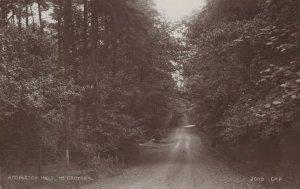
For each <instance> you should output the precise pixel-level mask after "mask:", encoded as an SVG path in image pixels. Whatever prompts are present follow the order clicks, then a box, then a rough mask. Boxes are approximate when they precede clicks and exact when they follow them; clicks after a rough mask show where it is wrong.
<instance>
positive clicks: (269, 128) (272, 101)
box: [184, 0, 300, 143]
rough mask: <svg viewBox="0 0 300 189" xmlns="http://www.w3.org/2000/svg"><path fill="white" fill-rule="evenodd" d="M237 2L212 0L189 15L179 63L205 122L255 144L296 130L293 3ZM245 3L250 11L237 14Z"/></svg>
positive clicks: (226, 136)
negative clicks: (185, 51) (185, 52)
mask: <svg viewBox="0 0 300 189" xmlns="http://www.w3.org/2000/svg"><path fill="white" fill-rule="evenodd" d="M243 2H245V4H243V5H242V4H241V5H239V4H238V3H236V2H235V1H231V0H228V1H225V0H224V1H221V0H219V1H218V0H216V1H212V2H211V3H210V4H208V6H207V8H206V9H205V10H204V11H203V12H202V13H200V14H199V15H198V16H197V17H195V18H194V20H193V22H192V23H191V24H190V25H189V33H188V35H189V48H190V49H191V50H190V52H193V54H192V58H190V59H189V60H188V61H186V62H185V67H184V68H185V75H186V77H187V81H186V83H187V91H188V92H189V93H190V98H191V99H193V100H194V101H195V102H197V108H196V109H195V111H196V112H198V113H197V114H198V115H199V116H197V119H198V121H200V122H202V124H203V127H204V128H206V129H207V130H210V131H211V132H212V133H213V134H214V135H217V136H218V138H219V139H220V140H223V141H228V142H233V141H237V140H239V139H240V138H243V137H244V138H248V139H249V140H248V139H247V140H248V143H254V142H256V141H259V140H265V139H267V138H270V137H273V136H277V137H278V136H282V135H283V134H284V133H285V132H286V131H287V130H288V129H295V128H293V125H294V123H295V122H296V121H297V119H298V115H299V99H300V93H299V92H300V90H299V89H300V85H299V79H300V78H299V58H300V57H299V50H300V49H299V44H300V41H299V36H300V34H299V21H298V20H297V19H296V17H297V15H298V16H299V2H297V1H292V0H291V1H284V2H281V1H280V2H279V1H275V0H274V1H251V2H250V1H247V0H245V1H243ZM249 3H250V4H252V5H251V7H252V8H251V10H249V11H250V13H251V14H250V13H249V14H248V12H247V11H246V12H244V11H243V10H244V9H245V8H246V7H249V5H248V4H249ZM232 10H234V11H232ZM287 10H291V11H287ZM277 12H279V14H277Z"/></svg>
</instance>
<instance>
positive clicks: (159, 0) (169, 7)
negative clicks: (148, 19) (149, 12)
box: [154, 0, 206, 21]
mask: <svg viewBox="0 0 300 189" xmlns="http://www.w3.org/2000/svg"><path fill="white" fill-rule="evenodd" d="M154 3H155V4H156V7H157V9H158V11H159V12H160V13H161V14H163V15H164V16H165V17H166V18H168V19H170V20H171V21H178V20H180V19H182V18H184V17H186V16H191V15H192V13H193V11H197V10H199V9H201V8H202V7H203V6H204V5H205V4H206V0H154Z"/></svg>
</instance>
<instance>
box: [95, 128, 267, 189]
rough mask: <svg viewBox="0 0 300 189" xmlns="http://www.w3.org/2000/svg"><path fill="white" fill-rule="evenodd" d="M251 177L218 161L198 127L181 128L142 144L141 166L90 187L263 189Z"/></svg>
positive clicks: (100, 188) (103, 188)
mask: <svg viewBox="0 0 300 189" xmlns="http://www.w3.org/2000/svg"><path fill="white" fill-rule="evenodd" d="M255 184H256V183H251V182H250V181H249V178H243V177H242V176H241V175H239V174H238V173H236V172H235V171H233V170H231V169H230V168H229V167H227V166H226V165H225V164H223V163H221V162H219V161H218V160H216V159H215V158H214V157H213V156H212V155H210V153H209V151H208V150H207V149H206V148H205V147H204V145H203V144H202V141H201V138H200V137H199V136H198V135H197V133H196V128H185V127H180V128H177V129H174V130H172V131H171V132H170V134H169V137H168V138H167V139H166V140H165V141H163V142H162V143H160V144H154V143H152V142H149V143H146V144H143V145H141V156H140V161H139V165H137V166H135V167H132V168H130V169H128V170H125V172H124V174H122V175H120V176H116V177H110V178H107V179H104V180H101V181H99V182H97V183H95V184H93V185H91V186H90V187H89V188H90V189H194V188H195V189H248V188H253V189H259V188H262V187H260V186H258V185H255Z"/></svg>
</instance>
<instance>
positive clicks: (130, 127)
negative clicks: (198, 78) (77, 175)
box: [0, 0, 177, 166]
mask: <svg viewBox="0 0 300 189" xmlns="http://www.w3.org/2000/svg"><path fill="white" fill-rule="evenodd" d="M0 10H1V19H0V26H1V27H0V77H1V81H0V104H1V107H0V149H1V151H0V153H1V156H0V157H1V160H0V162H1V163H2V164H3V165H4V164H5V163H8V165H9V166H12V165H13V166H20V165H26V164H28V163H30V160H33V161H35V162H36V160H37V158H38V157H39V154H40V153H43V159H44V160H43V161H44V162H43V163H44V164H48V163H53V162H56V161H61V160H63V161H66V165H68V164H69V162H70V161H71V163H72V162H75V163H82V161H86V160H88V161H89V160H91V159H92V158H94V156H95V155H97V156H104V155H105V154H106V153H112V151H114V150H118V149H119V148H120V146H121V145H124V144H127V143H137V142H138V141H143V140H145V139H151V138H153V137H156V138H160V137H162V136H163V135H164V133H165V130H166V128H167V127H168V126H169V123H170V122H171V120H172V117H173V114H174V112H176V111H177V110H176V100H175V96H176V95H172V94H175V93H174V92H175V91H176V88H177V85H176V82H175V81H174V79H173V76H172V74H173V72H174V71H175V69H176V68H175V65H174V64H171V63H170V60H172V59H174V57H175V56H174V52H175V51H176V49H177V47H176V46H177V45H176V39H174V38H172V37H171V36H170V35H169V34H170V31H171V26H170V25H169V24H168V23H167V22H166V21H164V20H163V19H162V18H161V17H159V15H158V13H157V12H156V11H155V10H154V9H153V4H152V2H151V1H147V0H145V1H136V0H126V1H124V0H111V1H98V0H64V1H61V0H37V1H34V0H1V2H0ZM45 15H46V16H45ZM47 15H48V17H47ZM171 102H172V103H171ZM132 145H134V144H131V146H132ZM129 146H130V145H129ZM129 153H131V151H130V150H129Z"/></svg>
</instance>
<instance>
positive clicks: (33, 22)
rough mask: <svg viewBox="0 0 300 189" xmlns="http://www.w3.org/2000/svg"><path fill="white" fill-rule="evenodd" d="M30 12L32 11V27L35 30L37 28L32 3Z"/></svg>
mask: <svg viewBox="0 0 300 189" xmlns="http://www.w3.org/2000/svg"><path fill="white" fill-rule="evenodd" d="M30 12H31V18H32V27H33V30H35V21H34V13H33V10H32V5H30Z"/></svg>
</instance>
